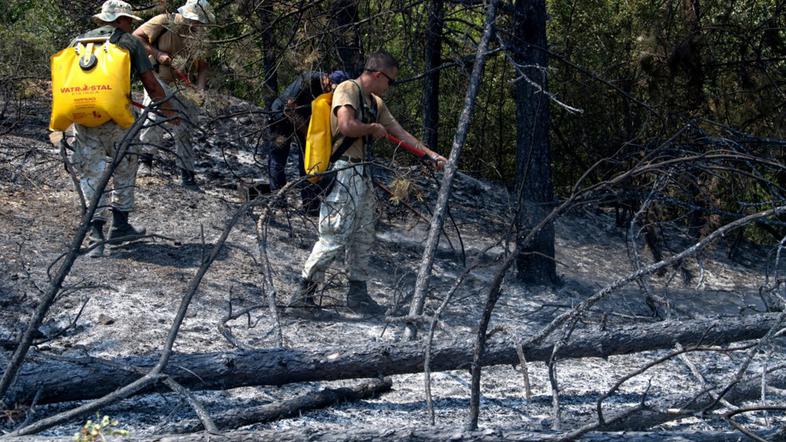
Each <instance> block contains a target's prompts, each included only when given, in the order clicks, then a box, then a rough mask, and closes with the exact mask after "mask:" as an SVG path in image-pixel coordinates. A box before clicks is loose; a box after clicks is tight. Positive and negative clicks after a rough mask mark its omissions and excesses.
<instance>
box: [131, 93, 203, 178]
mask: <svg viewBox="0 0 786 442" xmlns="http://www.w3.org/2000/svg"><path fill="white" fill-rule="evenodd" d="M158 83H159V84H160V85H161V88H163V89H164V93H165V94H166V96H169V95H170V94H172V91H173V89H172V86H170V85H169V84H167V83H166V82H164V81H161V80H160V79H159V80H158ZM152 102H153V99H152V98H150V95H148V94H147V89H145V98H144V101H143V102H142V104H144V105H145V106H149V105H150V104H151V103H152ZM169 103H170V105H171V106H172V109H174V110H176V111H177V115H178V116H179V117H180V118H181V121H180V124H179V125H177V126H175V125H172V124H164V123H162V121H163V120H165V119H166V118H167V117H166V116H164V115H161V114H156V113H153V112H151V113H149V114H148V117H147V121H146V122H145V127H144V128H143V129H142V130H141V131H140V132H139V141H141V142H142V143H143V144H144V145H145V146H144V147H143V148H142V152H143V153H146V154H150V155H155V154H156V152H157V151H158V146H159V145H161V142H162V141H163V139H164V134H165V133H169V134H170V135H171V136H172V139H173V140H174V142H175V155H177V158H176V160H175V161H176V163H177V167H179V168H181V169H186V170H190V171H192V172H193V171H194V146H193V145H192V144H191V125H192V124H196V121H197V120H196V114H197V112H196V109H194V106H193V105H192V104H191V102H189V101H188V100H186V99H184V98H183V97H182V95H181V94H179V93H177V92H175V94H174V95H173V96H172V98H171V99H170V100H169ZM185 120H188V121H185Z"/></svg>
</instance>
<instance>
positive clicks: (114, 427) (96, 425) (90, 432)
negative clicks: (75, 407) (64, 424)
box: [74, 414, 130, 442]
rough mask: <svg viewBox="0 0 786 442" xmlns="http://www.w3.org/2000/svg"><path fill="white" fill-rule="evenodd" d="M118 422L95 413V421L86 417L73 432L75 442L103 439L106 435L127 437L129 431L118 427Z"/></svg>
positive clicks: (92, 441) (93, 441)
mask: <svg viewBox="0 0 786 442" xmlns="http://www.w3.org/2000/svg"><path fill="white" fill-rule="evenodd" d="M118 425H120V423H119V422H118V421H117V420H116V419H110V418H109V416H104V417H101V418H99V415H98V414H96V422H93V421H92V420H90V419H88V420H87V422H85V424H84V425H83V426H82V428H81V429H80V430H79V432H78V433H75V434H74V441H76V442H95V441H105V440H106V438H107V437H108V436H117V437H128V436H129V434H130V433H129V432H128V431H127V430H123V429H121V428H118Z"/></svg>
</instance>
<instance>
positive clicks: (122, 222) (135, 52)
mask: <svg viewBox="0 0 786 442" xmlns="http://www.w3.org/2000/svg"><path fill="white" fill-rule="evenodd" d="M131 12H132V10H131V5H129V4H128V3H126V2H123V1H120V0H107V1H105V2H104V4H103V5H102V6H101V12H100V13H98V14H96V15H94V16H93V19H94V20H95V21H96V22H97V23H99V24H101V25H103V26H101V27H99V28H97V29H94V30H92V31H90V32H88V33H86V34H84V35H81V36H80V37H79V38H78V39H77V40H75V42H76V41H78V40H80V39H92V38H100V37H107V38H108V39H109V40H108V41H109V43H111V44H114V45H117V46H119V47H121V48H123V49H125V50H127V51H128V52H129V55H130V61H131V74H132V75H138V76H139V78H140V79H141V80H142V85H143V86H144V87H145V90H146V91H147V93H148V94H150V96H151V97H153V98H154V99H155V100H156V101H158V100H162V99H163V98H164V97H165V95H164V91H163V89H162V88H161V86H159V84H158V82H157V81H156V78H155V76H154V75H153V70H152V69H153V66H152V65H151V64H150V62H149V61H148V59H147V56H146V54H145V49H144V47H142V45H141V44H140V43H139V40H137V39H136V38H134V37H133V36H132V35H131V30H132V26H133V20H139V21H141V19H140V18H139V17H137V16H135V15H133V14H132V13H131ZM128 81H130V78H129V80H128ZM109 86H110V87H111V86H112V85H109ZM129 104H130V103H129ZM132 121H133V119H132ZM125 131H126V130H125V129H124V128H123V127H121V126H120V125H118V124H117V123H116V122H115V121H112V120H109V121H107V122H105V123H103V124H101V125H99V126H96V127H87V126H84V125H82V124H78V123H74V135H75V136H76V148H75V154H74V163H75V164H76V166H77V168H78V169H79V171H80V175H81V179H80V187H81V189H82V193H83V194H84V196H85V198H86V199H87V200H88V201H89V200H90V199H91V198H92V197H93V195H94V194H95V183H97V182H98V180H99V178H100V177H101V175H102V174H103V172H104V170H105V168H106V167H107V158H112V157H114V154H115V148H116V144H117V143H119V142H120V140H121V139H122V138H123V136H124V134H125ZM137 166H138V164H137V155H136V153H135V152H134V151H133V150H132V149H131V148H129V152H128V153H127V154H126V155H125V156H124V157H123V158H122V159H121V160H120V164H118V166H117V168H116V169H115V172H114V175H112V179H113V190H112V205H111V209H112V228H111V229H110V231H109V242H110V243H112V242H122V241H126V240H132V239H134V238H138V237H140V236H142V235H144V234H145V229H137V228H134V227H133V226H132V225H131V224H129V223H128V213H129V212H130V211H131V210H133V208H134V186H135V181H136V171H137ZM105 199H106V198H105V197H102V198H101V201H100V202H99V207H98V208H97V209H96V213H95V216H94V217H93V221H92V222H91V229H90V234H89V237H88V241H89V242H90V243H91V244H100V245H98V246H96V247H95V248H94V249H92V250H91V251H90V253H89V256H91V257H98V256H101V255H102V254H103V252H104V247H103V244H102V243H103V242H104V241H105V238H104V232H103V228H104V224H105V223H106V219H107V207H108V206H107V204H106V201H105Z"/></svg>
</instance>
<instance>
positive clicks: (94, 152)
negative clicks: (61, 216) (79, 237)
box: [72, 121, 138, 221]
mask: <svg viewBox="0 0 786 442" xmlns="http://www.w3.org/2000/svg"><path fill="white" fill-rule="evenodd" d="M125 133H126V129H123V128H122V127H120V126H118V125H117V124H115V122H113V121H110V122H108V123H105V124H103V125H101V126H98V127H85V126H81V125H79V124H74V135H75V137H76V147H75V152H74V156H73V158H72V160H73V162H74V166H75V167H76V168H77V170H78V171H79V175H80V179H79V186H80V187H81V189H82V194H83V195H84V196H85V202H87V203H88V204H89V202H90V201H91V200H92V198H93V196H94V195H95V193H96V187H95V186H96V184H97V183H98V180H99V178H101V175H102V174H103V173H104V170H106V168H107V167H108V166H109V164H110V163H111V162H112V160H113V158H114V156H115V153H116V148H117V145H119V144H120V141H121V140H122V139H123V135H125ZM137 160H138V157H137V155H136V152H135V151H134V150H133V146H129V148H128V150H127V153H126V155H124V156H123V158H121V159H120V162H119V163H118V165H117V167H116V168H115V172H114V174H113V175H112V182H111V183H112V188H111V191H110V192H111V193H112V207H113V208H115V209H118V210H122V211H124V212H130V211H131V210H132V209H133V208H134V186H135V185H136V171H137V166H138V163H137ZM107 189H109V187H107ZM107 193H109V192H107V191H105V192H104V193H103V194H102V195H101V199H100V201H99V203H98V207H97V209H96V212H95V215H94V216H93V219H95V220H103V221H106V220H107V218H108V212H109V206H108V205H107V201H106V200H107Z"/></svg>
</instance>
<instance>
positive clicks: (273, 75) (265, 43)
mask: <svg viewBox="0 0 786 442" xmlns="http://www.w3.org/2000/svg"><path fill="white" fill-rule="evenodd" d="M270 13H271V12H270V11H269V10H267V9H264V8H263V9H262V10H261V11H260V12H259V21H260V24H261V25H262V29H263V30H262V35H261V43H262V51H263V53H264V59H263V61H262V63H263V67H264V71H265V81H264V84H265V104H267V105H268V106H270V105H271V104H273V101H274V100H275V99H276V96H277V95H278V63H277V56H276V42H275V37H274V35H273V26H272V24H271V20H270Z"/></svg>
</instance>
